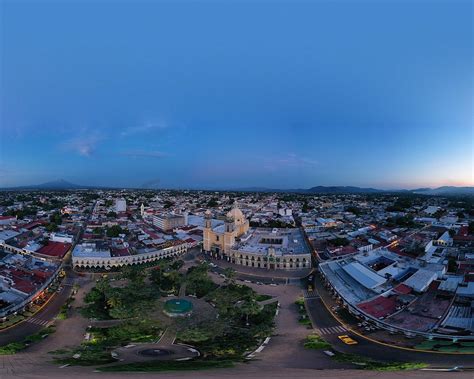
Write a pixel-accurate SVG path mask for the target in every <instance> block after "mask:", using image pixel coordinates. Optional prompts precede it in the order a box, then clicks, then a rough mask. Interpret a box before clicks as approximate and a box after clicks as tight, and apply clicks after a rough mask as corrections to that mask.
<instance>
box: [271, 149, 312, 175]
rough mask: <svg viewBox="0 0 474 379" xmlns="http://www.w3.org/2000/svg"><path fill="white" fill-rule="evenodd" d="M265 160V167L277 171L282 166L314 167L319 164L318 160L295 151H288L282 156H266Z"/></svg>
mask: <svg viewBox="0 0 474 379" xmlns="http://www.w3.org/2000/svg"><path fill="white" fill-rule="evenodd" d="M263 162H264V168H265V169H267V170H269V171H277V170H279V169H282V168H314V167H316V166H318V165H319V162H318V161H316V160H314V159H311V158H308V157H303V156H299V155H297V154H295V153H287V154H284V155H283V156H281V157H272V158H266V159H264V160H263Z"/></svg>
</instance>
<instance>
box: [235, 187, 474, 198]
mask: <svg viewBox="0 0 474 379" xmlns="http://www.w3.org/2000/svg"><path fill="white" fill-rule="evenodd" d="M237 191H242V192H285V193H302V194H328V195H331V194H333V195H338V194H340V195H342V194H364V193H365V194H371V193H374V194H375V193H380V194H382V193H385V194H389V193H399V194H402V193H407V194H409V193H415V194H420V195H433V196H434V195H440V196H451V195H474V187H453V186H444V187H439V188H417V189H413V190H408V189H396V190H382V189H377V188H370V187H369V188H364V187H355V186H316V187H311V188H308V189H287V190H282V189H271V188H265V187H248V188H240V189H238V190H237Z"/></svg>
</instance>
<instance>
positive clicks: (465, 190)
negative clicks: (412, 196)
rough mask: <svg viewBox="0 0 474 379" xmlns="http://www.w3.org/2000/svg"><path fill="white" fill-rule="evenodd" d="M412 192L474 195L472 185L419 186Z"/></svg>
mask: <svg viewBox="0 0 474 379" xmlns="http://www.w3.org/2000/svg"><path fill="white" fill-rule="evenodd" d="M412 192H413V193H417V194H422V195H474V187H454V186H443V187H438V188H420V189H416V190H413V191H412Z"/></svg>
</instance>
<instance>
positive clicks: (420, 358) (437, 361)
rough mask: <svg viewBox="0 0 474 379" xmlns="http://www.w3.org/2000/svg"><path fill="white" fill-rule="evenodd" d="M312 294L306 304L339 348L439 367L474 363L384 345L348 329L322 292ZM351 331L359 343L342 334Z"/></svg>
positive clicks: (468, 359)
mask: <svg viewBox="0 0 474 379" xmlns="http://www.w3.org/2000/svg"><path fill="white" fill-rule="evenodd" d="M306 295H307V296H308V295H310V296H308V297H305V299H306V306H307V309H308V312H309V316H310V319H311V321H312V322H313V325H314V327H315V328H316V329H317V330H319V331H320V332H321V334H322V335H323V337H324V339H326V340H327V341H328V342H329V343H331V344H332V345H333V347H334V348H335V350H337V351H340V352H343V353H350V354H358V355H362V356H366V357H370V358H373V359H377V360H381V361H400V362H425V363H428V364H433V365H436V366H439V367H453V366H465V367H473V366H474V356H473V355H451V354H435V353H423V352H417V351H411V350H410V351H408V350H402V349H397V348H392V347H389V346H386V345H381V344H378V343H375V342H372V341H369V340H366V339H364V338H361V337H360V336H357V335H355V334H353V333H351V332H350V331H347V330H346V328H345V327H344V325H341V324H340V323H339V321H338V320H337V319H336V318H334V316H333V315H332V314H331V312H329V310H328V309H327V308H326V307H325V305H324V304H323V302H322V300H321V298H320V297H319V295H318V293H317V292H315V293H308V292H306ZM341 334H347V335H349V336H350V337H351V338H353V339H354V340H356V341H357V342H358V344H357V345H351V346H349V345H346V344H344V343H343V342H342V341H341V340H339V338H338V336H339V335H341Z"/></svg>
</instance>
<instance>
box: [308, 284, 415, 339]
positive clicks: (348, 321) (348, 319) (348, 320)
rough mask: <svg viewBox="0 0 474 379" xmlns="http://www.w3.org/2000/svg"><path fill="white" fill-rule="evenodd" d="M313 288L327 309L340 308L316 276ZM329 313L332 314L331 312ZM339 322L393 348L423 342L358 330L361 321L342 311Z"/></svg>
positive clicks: (383, 332)
mask: <svg viewBox="0 0 474 379" xmlns="http://www.w3.org/2000/svg"><path fill="white" fill-rule="evenodd" d="M314 287H315V290H316V291H317V293H318V294H319V296H320V297H321V300H322V301H323V302H324V304H326V305H327V306H328V307H330V308H332V307H335V308H341V307H340V305H339V304H338V303H337V302H336V301H335V300H334V299H333V298H332V295H331V293H330V292H329V291H328V290H327V289H326V288H325V287H324V285H323V284H322V282H321V281H320V278H319V276H318V275H316V277H315V280H314ZM331 313H333V312H332V311H331ZM336 316H337V317H338V318H339V319H340V320H341V321H343V324H344V325H345V326H346V327H347V328H348V329H352V330H354V331H355V332H357V333H358V334H361V335H363V336H367V337H368V338H370V339H373V340H376V341H379V342H382V343H387V344H391V345H394V346H400V347H405V348H413V347H414V346H415V345H417V344H418V343H420V342H421V341H423V338H413V339H410V340H407V339H406V338H405V337H404V336H402V335H400V334H394V335H392V334H390V333H388V332H387V331H385V330H377V331H372V332H369V333H367V331H366V330H364V329H363V328H360V327H359V326H358V325H357V324H358V323H360V322H361V321H360V320H358V319H357V318H355V317H354V316H352V315H351V314H350V313H349V312H347V311H345V310H343V311H342V312H341V313H338V314H337V315H336Z"/></svg>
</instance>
